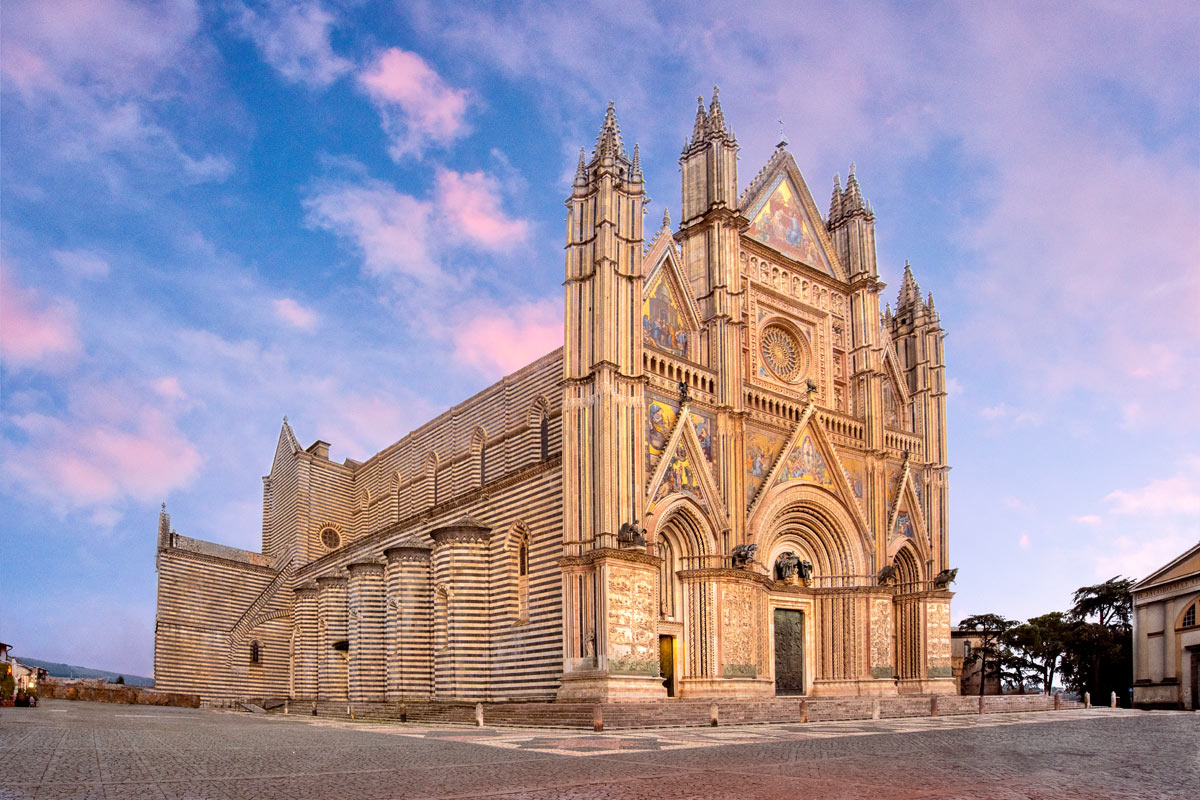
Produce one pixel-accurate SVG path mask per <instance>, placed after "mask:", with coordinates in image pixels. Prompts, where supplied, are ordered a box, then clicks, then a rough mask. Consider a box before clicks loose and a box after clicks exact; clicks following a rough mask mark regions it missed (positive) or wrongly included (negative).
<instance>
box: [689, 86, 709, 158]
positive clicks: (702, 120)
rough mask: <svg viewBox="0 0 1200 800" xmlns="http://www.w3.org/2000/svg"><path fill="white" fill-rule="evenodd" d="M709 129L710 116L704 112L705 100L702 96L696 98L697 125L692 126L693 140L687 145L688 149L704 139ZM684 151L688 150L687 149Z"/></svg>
mask: <svg viewBox="0 0 1200 800" xmlns="http://www.w3.org/2000/svg"><path fill="white" fill-rule="evenodd" d="M707 127H708V114H707V113H706V112H705V111H704V98H703V97H702V96H700V95H697V96H696V124H695V125H693V126H692V138H691V141H689V142H688V143H687V147H691V146H692V145H693V144H695V143H696V142H699V141H702V140H703V139H704V131H705V129H706V128H707ZM684 149H687V148H686V147H685V148H684Z"/></svg>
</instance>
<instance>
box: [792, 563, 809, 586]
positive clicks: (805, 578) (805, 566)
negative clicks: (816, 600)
mask: <svg viewBox="0 0 1200 800" xmlns="http://www.w3.org/2000/svg"><path fill="white" fill-rule="evenodd" d="M796 572H797V573H799V575H800V580H801V582H802V583H804V584H807V583H808V582H809V581H811V580H812V573H813V565H812V562H811V561H809V560H808V559H805V560H803V561H801V562H800V563H799V564H797V565H796Z"/></svg>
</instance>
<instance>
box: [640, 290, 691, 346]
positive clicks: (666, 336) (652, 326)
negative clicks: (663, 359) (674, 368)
mask: <svg viewBox="0 0 1200 800" xmlns="http://www.w3.org/2000/svg"><path fill="white" fill-rule="evenodd" d="M642 333H643V335H644V336H645V339H646V341H647V342H649V343H651V344H654V345H655V346H656V347H659V348H662V349H663V350H666V351H667V352H669V353H674V354H675V355H677V356H686V355H687V340H688V331H687V326H686V325H685V324H684V317H683V314H681V313H680V312H679V306H678V305H676V303H675V298H674V297H673V296H672V295H671V287H670V286H668V285H667V281H666V279H665V277H664V276H663V274H662V273H661V272H660V273H659V275H658V277H657V278H655V279H654V284H653V285H652V286H651V287H650V291H649V292H647V293H646V299H645V300H643V301H642Z"/></svg>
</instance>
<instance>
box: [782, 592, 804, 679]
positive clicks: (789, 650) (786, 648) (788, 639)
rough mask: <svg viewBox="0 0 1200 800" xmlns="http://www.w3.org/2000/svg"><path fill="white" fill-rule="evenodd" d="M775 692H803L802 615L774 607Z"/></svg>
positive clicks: (793, 610)
mask: <svg viewBox="0 0 1200 800" xmlns="http://www.w3.org/2000/svg"><path fill="white" fill-rule="evenodd" d="M775 694H777V695H783V694H804V615H803V614H802V613H801V612H799V611H796V610H795V609H791V608H777V609H775Z"/></svg>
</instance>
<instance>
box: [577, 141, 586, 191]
mask: <svg viewBox="0 0 1200 800" xmlns="http://www.w3.org/2000/svg"><path fill="white" fill-rule="evenodd" d="M584 152H585V150H584V148H582V147H581V148H579V164H578V165H576V167H575V185H576V186H583V185H585V184H586V183H587V166H586V165H585V164H584V163H583V158H584Z"/></svg>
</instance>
